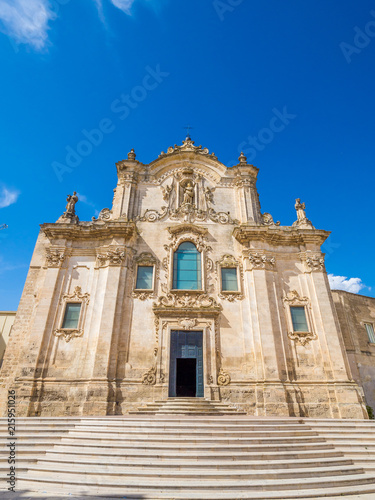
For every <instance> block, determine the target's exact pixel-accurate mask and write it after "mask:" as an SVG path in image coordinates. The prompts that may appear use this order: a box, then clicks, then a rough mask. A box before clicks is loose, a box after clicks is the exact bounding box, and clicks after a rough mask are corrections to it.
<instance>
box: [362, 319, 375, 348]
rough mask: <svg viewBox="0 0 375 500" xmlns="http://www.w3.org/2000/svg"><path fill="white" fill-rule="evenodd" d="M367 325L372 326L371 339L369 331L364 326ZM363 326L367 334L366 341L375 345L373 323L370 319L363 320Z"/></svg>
mask: <svg viewBox="0 0 375 500" xmlns="http://www.w3.org/2000/svg"><path fill="white" fill-rule="evenodd" d="M367 325H369V326H371V328H372V334H373V336H374V339H373V340H371V338H370V335H369V333H368V331H367V328H366V326H367ZM363 326H364V327H365V330H366V335H367V341H368V343H369V344H370V345H375V328H374V323H371V322H370V321H364V322H363Z"/></svg>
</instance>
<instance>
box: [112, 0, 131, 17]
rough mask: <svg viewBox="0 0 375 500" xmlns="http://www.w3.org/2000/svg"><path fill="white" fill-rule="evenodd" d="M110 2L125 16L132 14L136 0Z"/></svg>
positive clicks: (114, 0)
mask: <svg viewBox="0 0 375 500" xmlns="http://www.w3.org/2000/svg"><path fill="white" fill-rule="evenodd" d="M110 1H111V3H112V4H113V5H114V6H115V7H117V8H118V9H120V10H122V11H123V12H125V14H130V10H131V8H132V5H133V3H134V1H135V0H110Z"/></svg>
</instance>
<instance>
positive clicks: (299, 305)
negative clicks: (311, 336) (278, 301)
mask: <svg viewBox="0 0 375 500" xmlns="http://www.w3.org/2000/svg"><path fill="white" fill-rule="evenodd" d="M293 307H298V308H303V310H304V312H305V319H306V325H307V330H295V329H294V324H293V316H292V308H293ZM289 314H290V323H291V326H292V332H293V333H310V332H311V327H310V325H309V319H308V314H307V310H306V306H305V305H302V304H290V305H289Z"/></svg>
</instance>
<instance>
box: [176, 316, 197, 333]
mask: <svg viewBox="0 0 375 500" xmlns="http://www.w3.org/2000/svg"><path fill="white" fill-rule="evenodd" d="M178 324H179V325H180V326H181V327H182V329H183V330H191V329H192V328H194V327H195V325H196V324H197V320H196V319H195V318H181V319H180V320H179V322H178Z"/></svg>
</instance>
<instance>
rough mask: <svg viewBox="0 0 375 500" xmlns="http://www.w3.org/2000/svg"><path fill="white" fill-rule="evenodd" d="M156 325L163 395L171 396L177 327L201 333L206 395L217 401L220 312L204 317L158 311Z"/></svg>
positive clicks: (158, 370)
mask: <svg viewBox="0 0 375 500" xmlns="http://www.w3.org/2000/svg"><path fill="white" fill-rule="evenodd" d="M198 314H199V313H198ZM201 314H202V313H201ZM155 324H156V346H155V349H154V352H155V353H156V370H157V380H158V381H159V382H160V384H161V385H162V387H163V391H162V393H163V398H167V397H168V395H169V375H170V373H169V370H170V363H171V332H172V331H175V330H177V331H191V332H194V331H196V332H202V336H203V385H204V391H203V392H204V397H205V398H207V399H214V400H218V399H219V387H218V385H217V377H218V356H220V354H219V353H220V345H219V318H218V315H217V314H215V315H213V317H212V315H210V314H207V315H203V316H202V317H196V316H195V317H193V316H180V317H171V316H168V315H166V314H159V315H157V316H156V319H155Z"/></svg>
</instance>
